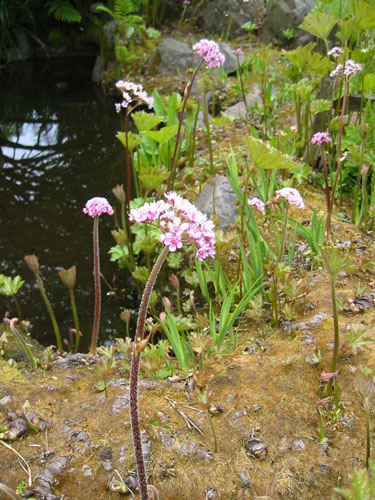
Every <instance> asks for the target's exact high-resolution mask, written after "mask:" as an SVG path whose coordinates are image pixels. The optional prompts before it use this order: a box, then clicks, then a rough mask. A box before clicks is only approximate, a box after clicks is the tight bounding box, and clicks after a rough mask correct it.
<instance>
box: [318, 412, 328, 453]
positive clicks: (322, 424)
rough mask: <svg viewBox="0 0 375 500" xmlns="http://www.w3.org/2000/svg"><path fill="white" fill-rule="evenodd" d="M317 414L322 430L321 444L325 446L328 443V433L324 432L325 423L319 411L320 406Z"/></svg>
mask: <svg viewBox="0 0 375 500" xmlns="http://www.w3.org/2000/svg"><path fill="white" fill-rule="evenodd" d="M316 413H317V415H318V421H319V429H320V444H324V443H325V442H326V441H327V438H326V433H325V430H324V422H323V417H322V414H321V412H320V410H319V406H317V407H316Z"/></svg>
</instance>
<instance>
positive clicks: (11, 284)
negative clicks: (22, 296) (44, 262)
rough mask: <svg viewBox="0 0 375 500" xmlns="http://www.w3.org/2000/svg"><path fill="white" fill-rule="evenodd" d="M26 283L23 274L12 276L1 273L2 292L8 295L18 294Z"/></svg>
mask: <svg viewBox="0 0 375 500" xmlns="http://www.w3.org/2000/svg"><path fill="white" fill-rule="evenodd" d="M24 283H25V282H24V280H23V279H22V278H21V276H16V277H15V278H12V277H11V276H4V274H0V294H1V295H7V296H8V297H9V296H11V295H16V293H17V292H18V290H19V289H20V288H21V286H22V285H23V284H24Z"/></svg>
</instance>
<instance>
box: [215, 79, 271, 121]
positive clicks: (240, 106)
mask: <svg viewBox="0 0 375 500" xmlns="http://www.w3.org/2000/svg"><path fill="white" fill-rule="evenodd" d="M246 106H247V108H245V103H244V102H243V101H240V102H238V103H236V104H234V105H233V106H229V107H228V108H227V109H226V110H225V111H223V115H225V116H228V117H229V118H230V119H231V120H236V119H240V120H246V119H247V118H248V110H249V109H251V108H253V107H255V106H259V107H260V106H262V95H261V91H260V88H259V85H258V84H255V85H254V87H253V89H252V91H251V92H249V93H248V94H246Z"/></svg>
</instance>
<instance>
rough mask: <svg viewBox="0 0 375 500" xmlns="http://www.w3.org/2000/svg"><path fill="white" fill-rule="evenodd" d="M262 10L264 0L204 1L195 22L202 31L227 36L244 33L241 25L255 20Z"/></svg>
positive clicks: (231, 36)
mask: <svg viewBox="0 0 375 500" xmlns="http://www.w3.org/2000/svg"><path fill="white" fill-rule="evenodd" d="M257 11H258V16H260V17H261V15H262V12H263V11H264V0H254V1H251V2H243V0H213V1H212V2H209V3H206V5H205V6H204V7H203V9H202V11H201V13H200V14H199V15H198V19H197V23H198V25H199V26H201V27H202V29H203V31H204V33H207V35H209V34H215V35H226V34H228V36H229V38H233V37H236V36H240V35H243V34H244V33H245V31H244V30H242V28H241V26H242V25H243V24H245V23H247V22H249V21H253V22H255V21H256V19H257Z"/></svg>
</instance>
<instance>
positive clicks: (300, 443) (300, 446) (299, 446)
mask: <svg viewBox="0 0 375 500" xmlns="http://www.w3.org/2000/svg"><path fill="white" fill-rule="evenodd" d="M305 449H306V445H305V441H304V440H303V439H295V440H294V441H293V444H292V450H305Z"/></svg>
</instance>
